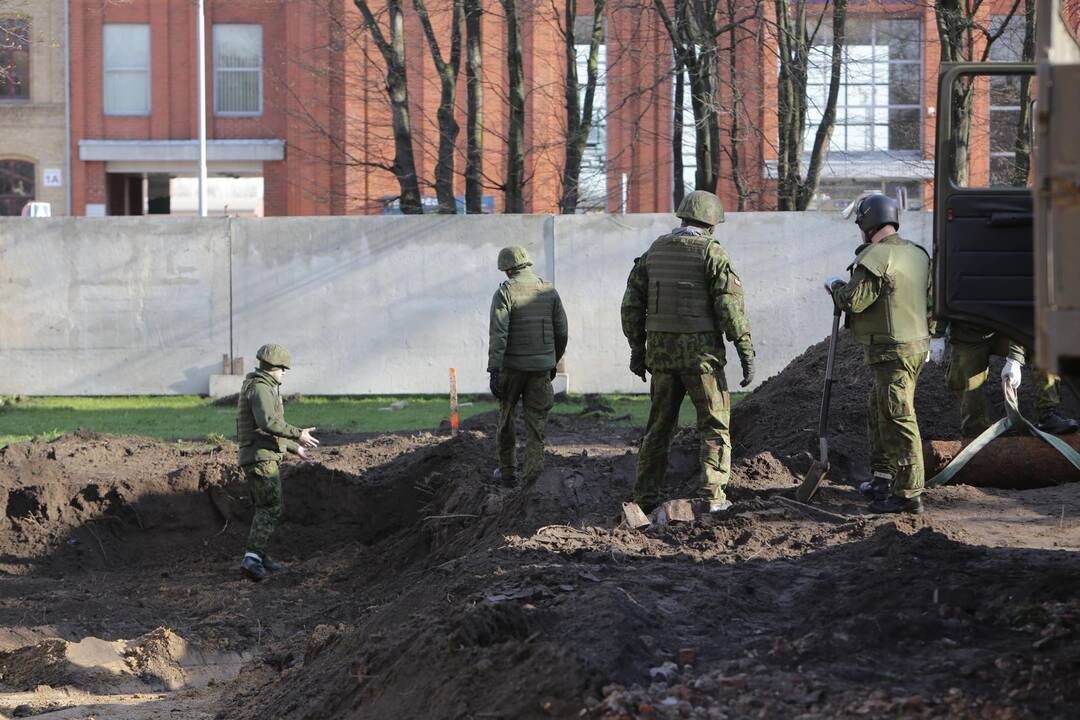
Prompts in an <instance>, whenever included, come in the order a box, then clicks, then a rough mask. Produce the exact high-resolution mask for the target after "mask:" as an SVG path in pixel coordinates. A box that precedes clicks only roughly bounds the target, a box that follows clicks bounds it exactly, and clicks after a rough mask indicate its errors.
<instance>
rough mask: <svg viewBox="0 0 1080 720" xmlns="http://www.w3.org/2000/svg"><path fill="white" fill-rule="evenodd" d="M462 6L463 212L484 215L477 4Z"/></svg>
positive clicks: (476, 0)
mask: <svg viewBox="0 0 1080 720" xmlns="http://www.w3.org/2000/svg"><path fill="white" fill-rule="evenodd" d="M464 2H465V44H466V50H465V87H466V90H467V95H468V98H467V100H466V110H465V116H466V121H465V125H466V127H465V134H466V147H465V212H467V213H481V212H483V211H484V207H483V203H484V186H483V176H484V88H483V82H484V59H483V53H482V49H483V33H482V27H483V9H482V8H481V5H480V0H464Z"/></svg>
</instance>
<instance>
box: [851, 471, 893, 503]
mask: <svg viewBox="0 0 1080 720" xmlns="http://www.w3.org/2000/svg"><path fill="white" fill-rule="evenodd" d="M859 492H860V493H862V496H863V497H864V498H866V499H867V500H887V499H888V498H889V494H890V493H891V492H892V476H886V475H879V474H878V473H874V476H873V477H872V478H870V479H869V480H864V481H863V482H861V483H859Z"/></svg>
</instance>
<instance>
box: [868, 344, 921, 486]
mask: <svg viewBox="0 0 1080 720" xmlns="http://www.w3.org/2000/svg"><path fill="white" fill-rule="evenodd" d="M925 361H926V356H925V355H924V354H921V353H917V354H914V355H904V356H901V357H899V358H897V359H895V360H886V361H884V362H878V363H874V364H872V365H871V366H870V370H871V371H872V372H873V373H874V387H873V389H872V390H871V392H870V402H869V406H868V408H867V413H866V418H867V432H868V434H869V436H870V467H871V469H872V470H873V471H874V472H875V473H885V474H887V475H890V476H891V477H892V479H893V481H892V488H891V491H892V494H893V495H897V496H899V497H904V498H913V497H915V496H917V495H921V494H922V491H923V483H924V472H925V471H924V469H923V453H922V436H921V435H920V434H919V423H918V421H917V420H916V419H915V385H916V384H917V383H918V382H919V374H920V373H922V368H923V364H924V363H925Z"/></svg>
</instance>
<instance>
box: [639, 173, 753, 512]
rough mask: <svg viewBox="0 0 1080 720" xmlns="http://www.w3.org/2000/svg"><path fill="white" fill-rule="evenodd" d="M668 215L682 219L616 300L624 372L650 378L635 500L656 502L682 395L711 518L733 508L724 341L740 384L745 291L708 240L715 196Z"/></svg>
mask: <svg viewBox="0 0 1080 720" xmlns="http://www.w3.org/2000/svg"><path fill="white" fill-rule="evenodd" d="M675 215H676V216H677V217H679V218H680V219H681V220H682V221H683V223H682V226H681V227H678V228H675V229H674V230H672V231H671V232H670V233H668V234H666V235H662V236H660V237H659V238H657V239H656V241H654V242H653V244H652V245H651V246H650V247H649V250H648V251H647V252H646V253H645V254H644V255H642V256H641V257H639V258H637V259H636V260H635V261H634V268H633V269H632V270H631V271H630V277H629V278H628V279H627V281H626V292H625V293H624V295H623V300H622V327H623V334H624V335H626V338H627V340H628V341H629V343H630V371H631V372H632V373H634V374H635V375H637V376H639V377H640V378H641V379H642V380H645V379H646V378H645V373H646V371H648V372H650V373H652V384H651V386H650V393H651V398H652V407H651V409H650V410H649V421H648V425H647V426H646V428H645V437H644V438H643V439H642V441H641V449H640V451H639V453H638V462H637V484H636V486H635V488H634V500H635V501H636V502H637V503H638V505H640V506H641V507H642V509H643V510H645V511H646V512H648V511H650V510H651V509H653V508H654V507H656V506H657V505H659V504H660V502H661V501H662V500H663V486H664V476H665V475H666V474H667V462H668V449H669V446H670V444H671V436H672V433H673V432H674V431H675V427H676V425H677V423H678V419H679V408H680V406H681V405H682V401H683V398H684V397H685V396H686V395H689V396H690V400H691V401H693V403H694V408H695V409H696V410H697V427H698V434H699V436H700V440H701V475H702V487H701V490H700V493H701V495H703V496H704V497H705V498H706V499H708V500H709V509H710V511H712V512H722V511H724V510H727V509H728V508H730V507H731V502H730V501H728V499H727V496H726V495H725V493H724V487H725V486H726V485H727V482H728V474H729V472H730V465H731V439H730V435H729V432H728V426H729V424H730V417H731V395H730V394H729V393H728V388H727V380H726V379H725V376H724V365H725V363H726V352H725V349H724V337H725V336H726V337H727V339H728V341H729V342H731V343H732V344H733V345H734V346H735V350H736V351H737V352H738V354H739V360H740V361H741V363H742V373H743V380H742V386H743V387H746V386H747V385H749V384H750V383H751V382H752V381H753V379H754V345H753V342H752V341H751V339H750V325H749V323H748V322H747V320H746V310H745V307H744V304H743V288H742V283H741V282H740V281H739V276H738V275H736V274H735V269H734V268H733V267H732V265H731V261H730V260H729V259H728V254H727V252H726V251H725V250H724V248H723V247H721V245H720V243H719V242H718V241H717V240H716V239H715V238H714V237H713V228H714V226H716V225H718V224H719V223H722V222H724V207H723V205H722V204H721V202H720V198H718V197H716V196H715V195H713V194H712V193H710V192H705V191H702V190H695V191H694V192H692V193H690V194H689V195H687V196H686V197H685V198H684V199H683V201H682V203H680V205H679V208H678V210H677V211H676V213H675Z"/></svg>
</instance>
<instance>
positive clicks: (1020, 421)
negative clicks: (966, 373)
mask: <svg viewBox="0 0 1080 720" xmlns="http://www.w3.org/2000/svg"><path fill="white" fill-rule="evenodd" d="M1001 385H1002V389H1003V391H1004V393H1005V417H1003V418H1001V419H1000V420H998V421H997V422H996V423H994V424H993V425H991V426H990V427H988V428H987V429H986V430H984V431H983V433H982V434H981V435H979V437H977V438H975V439H974V440H972V441H971V442H970V443H969V444H968V446H967V447H965V448H964V449H963V450H961V451H960V452H959V453H957V455H956V457H954V458H953V459H952V462H950V463H949V464H948V465H946V466H945V468H944V469H943V470H942V471H941V472H939V473H938V474H937V475H935V476H934V477H932V478H930V479H929V480H927V481H926V487H928V488H932V487H938V486H939V485H944V484H946V483H947V482H949V481H950V480H952V479H953V477H954V476H955V475H956V473H958V472H960V470H962V469H963V467H964V466H965V465H967V464H968V461H969V460H971V458H973V457H975V456H976V455H977V454H978V453H979V451H980V450H982V449H983V448H984V447H986V446H987V445H989V444H990V442H991V441H993V440H994V439H995V438H998V437H1000V436H1001V435H1003V434H1004V433H1005V432H1007V431H1008V430H1009V429H1010V428H1021V429H1024V430H1027V431H1028V432H1029V433H1031V434H1032V435H1034V436H1036V437H1039V438H1042V439H1043V440H1045V441H1046V442H1048V443H1050V445H1051V446H1052V447H1053V448H1054V449H1055V450H1057V451H1058V452H1059V453H1061V454H1062V455H1064V456H1065V459H1066V460H1068V461H1069V462H1071V463H1072V464H1073V466H1074V467H1075V468H1076V469H1077V470H1080V453H1078V452H1077V451H1076V450H1073V449H1072V448H1071V447H1070V446H1069V444H1068V443H1066V442H1065V441H1064V440H1062V439H1061V438H1059V437H1057V436H1055V435H1051V434H1050V433H1045V432H1043V431H1042V430H1040V429H1039V428H1037V427H1035V424H1034V423H1032V422H1031V421H1030V420H1028V419H1027V418H1026V417H1024V416H1023V415H1021V414H1020V406H1019V403H1018V402H1017V399H1016V388H1014V387H1013V386H1012V385H1010V384H1009V383H1008V382H1007V381H1004V380H1002V382H1001Z"/></svg>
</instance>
